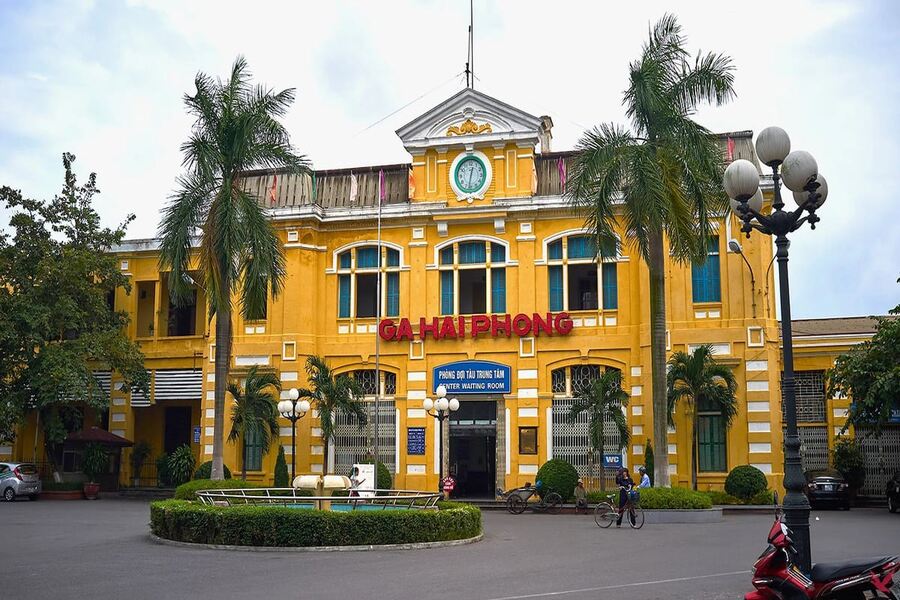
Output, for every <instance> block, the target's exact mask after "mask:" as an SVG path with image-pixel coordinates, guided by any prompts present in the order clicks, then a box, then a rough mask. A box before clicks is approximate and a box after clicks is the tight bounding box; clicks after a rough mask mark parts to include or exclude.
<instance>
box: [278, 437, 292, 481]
mask: <svg viewBox="0 0 900 600" xmlns="http://www.w3.org/2000/svg"><path fill="white" fill-rule="evenodd" d="M274 485H275V487H277V488H286V487H289V486H290V485H291V482H290V476H289V475H288V468H287V460H286V459H285V458H284V446H278V458H276V459H275V482H274Z"/></svg>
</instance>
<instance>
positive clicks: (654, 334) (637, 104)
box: [566, 15, 734, 486]
mask: <svg viewBox="0 0 900 600" xmlns="http://www.w3.org/2000/svg"><path fill="white" fill-rule="evenodd" d="M684 46H685V38H684V36H683V35H682V33H681V27H680V26H679V25H678V23H677V21H676V19H675V17H674V16H672V15H666V16H664V17H663V18H662V19H660V21H659V22H658V23H657V24H656V25H655V26H654V27H653V28H652V29H651V30H650V32H649V40H648V41H647V42H646V43H645V44H644V47H643V51H642V53H641V56H640V58H639V59H638V60H636V61H634V62H632V63H631V65H630V67H629V85H628V89H627V90H626V91H625V94H624V101H623V104H624V105H625V108H626V114H627V116H628V117H629V119H631V121H632V126H633V131H628V130H627V129H625V128H623V127H621V126H618V125H614V124H604V125H601V126H599V127H595V128H594V129H592V130H590V131H587V132H585V134H584V135H583V136H582V138H581V140H580V141H579V142H578V145H577V153H576V155H575V157H574V160H573V164H572V166H571V168H570V170H569V172H570V175H569V178H568V180H567V190H566V193H567V195H568V197H569V198H570V200H571V201H572V203H573V204H574V206H575V207H576V208H578V209H579V210H580V211H582V212H583V213H584V215H585V220H586V226H587V227H588V228H589V229H590V230H592V231H593V233H594V235H595V237H596V240H597V247H598V248H609V247H611V246H613V245H614V244H616V237H615V235H614V233H613V231H614V223H616V222H617V220H618V221H619V223H620V225H621V226H622V227H623V228H624V229H625V232H626V233H627V235H628V236H629V237H632V238H634V240H635V241H636V243H637V247H638V250H639V252H640V254H641V256H642V258H643V259H644V261H645V262H646V263H647V267H648V270H649V275H650V330H651V336H650V362H651V376H652V398H653V437H654V438H655V439H657V440H665V439H666V418H665V415H666V381H665V362H666V339H665V338H666V304H665V264H666V245H665V239H664V237H668V243H669V250H670V252H671V254H672V256H673V257H674V259H675V260H678V261H687V260H691V259H694V260H697V261H698V262H699V261H702V260H705V242H706V239H707V236H708V234H709V233H710V223H709V215H710V214H716V213H717V212H719V211H724V210H725V209H726V208H727V206H728V202H727V198H726V195H725V192H724V190H723V189H722V183H721V180H722V167H723V165H722V153H721V152H720V150H719V149H718V147H717V146H716V143H715V138H714V136H713V135H712V134H711V133H710V132H709V131H708V130H707V129H706V128H704V127H702V126H701V125H698V124H697V123H695V122H694V121H692V120H691V118H690V117H691V116H692V115H693V114H694V112H695V111H696V108H697V105H698V104H700V103H701V102H709V103H715V104H717V105H721V104H723V103H725V102H727V101H728V100H730V99H731V98H732V97H733V96H734V89H733V83H734V77H733V74H732V71H733V67H732V65H731V59H730V58H729V57H727V56H724V55H721V54H712V53H709V54H701V55H698V56H697V57H696V58H695V59H694V60H693V61H689V55H688V53H687V51H686V50H685V48H684ZM655 470H656V478H655V479H656V481H657V482H658V484H659V485H661V486H667V485H668V481H669V477H668V460H667V456H666V453H664V452H662V453H660V454H659V456H658V457H657V461H656V465H655Z"/></svg>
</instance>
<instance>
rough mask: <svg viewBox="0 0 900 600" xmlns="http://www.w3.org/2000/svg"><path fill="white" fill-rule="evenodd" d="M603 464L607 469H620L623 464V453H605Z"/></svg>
mask: <svg viewBox="0 0 900 600" xmlns="http://www.w3.org/2000/svg"><path fill="white" fill-rule="evenodd" d="M603 466H604V467H606V468H607V469H618V468H619V467H621V466H622V455H621V454H604V455H603Z"/></svg>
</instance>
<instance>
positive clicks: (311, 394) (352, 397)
mask: <svg viewBox="0 0 900 600" xmlns="http://www.w3.org/2000/svg"><path fill="white" fill-rule="evenodd" d="M306 373H307V375H308V377H309V384H310V388H309V389H302V390H300V397H301V398H309V399H310V400H311V401H312V404H313V406H315V409H316V411H318V413H319V422H320V424H321V425H320V426H321V428H322V439H323V440H324V441H325V472H326V473H330V472H331V467H332V465H329V464H328V449H329V447H330V446H331V444H332V443H333V442H334V430H335V417H337V415H338V414H340V413H343V414H344V415H347V416H348V417H349V418H350V419H351V420H354V419H355V420H356V421H357V423H358V424H359V428H360V429H362V428H363V427H364V426H365V424H366V409H365V408H364V407H363V405H362V402H360V400H359V399H360V398H361V397H362V389H361V388H360V386H359V384H358V383H357V382H356V380H355V379H353V378H352V377H349V376H347V375H335V374H334V372H333V371H332V370H331V368H330V367H329V366H328V364H326V363H325V360H324V359H323V358H322V357H320V356H310V357H309V358H308V359H306Z"/></svg>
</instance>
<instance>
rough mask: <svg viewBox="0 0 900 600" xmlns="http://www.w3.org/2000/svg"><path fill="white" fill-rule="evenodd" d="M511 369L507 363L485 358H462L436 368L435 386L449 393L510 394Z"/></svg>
mask: <svg viewBox="0 0 900 600" xmlns="http://www.w3.org/2000/svg"><path fill="white" fill-rule="evenodd" d="M510 371H511V369H510V368H509V367H508V366H506V365H501V364H500V363H494V362H488V361H484V360H461V361H459V362H454V363H449V364H446V365H441V366H440V367H435V368H434V388H435V389H437V387H438V386H439V385H443V386H444V387H446V388H447V393H448V394H508V393H510V385H509V382H510Z"/></svg>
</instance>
